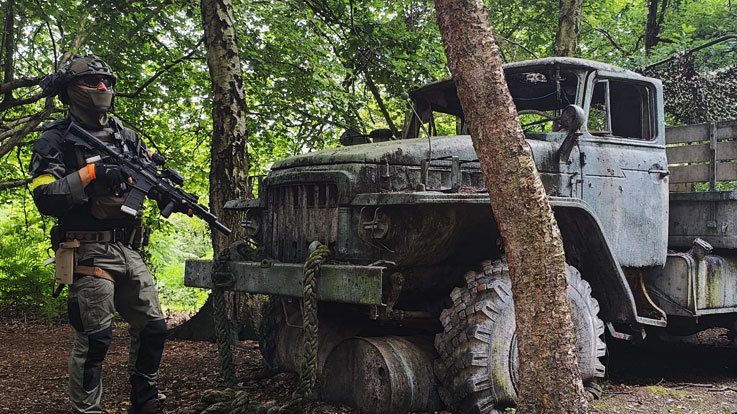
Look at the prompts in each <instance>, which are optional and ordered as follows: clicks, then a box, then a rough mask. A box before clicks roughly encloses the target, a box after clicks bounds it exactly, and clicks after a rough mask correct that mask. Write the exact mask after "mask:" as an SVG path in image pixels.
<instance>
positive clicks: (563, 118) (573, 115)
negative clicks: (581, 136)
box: [560, 105, 586, 132]
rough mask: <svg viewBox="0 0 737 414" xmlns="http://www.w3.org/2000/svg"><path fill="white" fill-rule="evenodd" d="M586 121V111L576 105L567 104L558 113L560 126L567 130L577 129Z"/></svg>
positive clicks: (573, 130)
mask: <svg viewBox="0 0 737 414" xmlns="http://www.w3.org/2000/svg"><path fill="white" fill-rule="evenodd" d="M585 122H586V113H585V112H584V111H583V108H581V107H580V106H578V105H568V106H566V107H565V109H563V113H561V114H560V126H562V127H563V129H565V130H566V131H568V132H575V131H578V129H579V128H581V126H583V124H584V123H585Z"/></svg>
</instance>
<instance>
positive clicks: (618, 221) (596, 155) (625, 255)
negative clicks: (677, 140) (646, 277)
mask: <svg viewBox="0 0 737 414" xmlns="http://www.w3.org/2000/svg"><path fill="white" fill-rule="evenodd" d="M580 150H581V152H582V153H584V154H586V162H585V164H584V165H583V167H582V171H583V180H584V182H583V189H582V193H583V194H582V197H581V198H582V199H583V200H584V201H586V203H587V204H588V205H589V206H591V208H592V209H593V210H594V211H596V214H597V216H598V217H599V218H600V219H601V223H602V226H603V227H604V232H605V234H606V236H607V239H608V240H609V241H610V243H611V246H612V250H613V251H614V253H615V257H616V258H617V261H618V262H619V264H620V265H621V266H624V267H630V266H632V267H642V266H651V265H662V264H664V263H665V256H666V251H667V243H668V228H667V225H666V223H668V191H669V189H668V182H669V177H668V176H667V175H666V174H667V173H666V171H667V161H666V158H665V152H664V151H663V147H662V146H658V145H645V144H643V143H638V142H636V141H634V140H623V139H619V140H616V139H602V138H597V137H591V136H590V135H588V136H587V135H584V136H583V137H582V139H581V144H580ZM643 240H647V241H648V242H647V243H642V241H643Z"/></svg>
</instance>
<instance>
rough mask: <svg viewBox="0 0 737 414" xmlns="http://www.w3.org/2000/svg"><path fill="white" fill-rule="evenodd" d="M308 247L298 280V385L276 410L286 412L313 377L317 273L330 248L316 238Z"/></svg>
mask: <svg viewBox="0 0 737 414" xmlns="http://www.w3.org/2000/svg"><path fill="white" fill-rule="evenodd" d="M310 248H311V249H313V248H314V250H313V251H312V253H310V256H309V257H308V258H307V261H306V262H305V265H304V267H303V271H304V281H303V283H302V295H303V297H302V309H303V312H302V326H303V328H304V330H303V332H304V334H303V342H304V354H303V355H304V359H303V360H302V366H301V367H300V372H299V385H298V386H297V389H296V390H295V391H294V394H292V399H291V400H290V401H289V402H288V403H287V404H286V405H284V406H283V407H282V409H283V410H284V411H281V410H280V411H279V412H289V411H286V410H290V409H292V408H295V407H298V406H300V405H301V404H302V402H303V401H304V400H306V399H307V398H308V397H309V396H310V394H311V393H312V390H313V389H314V388H315V382H316V381H317V346H318V342H317V302H318V301H317V277H318V275H319V274H320V265H322V263H323V262H325V260H326V259H327V258H328V256H329V255H330V249H328V247H327V246H325V245H324V244H319V243H316V242H313V244H312V245H310Z"/></svg>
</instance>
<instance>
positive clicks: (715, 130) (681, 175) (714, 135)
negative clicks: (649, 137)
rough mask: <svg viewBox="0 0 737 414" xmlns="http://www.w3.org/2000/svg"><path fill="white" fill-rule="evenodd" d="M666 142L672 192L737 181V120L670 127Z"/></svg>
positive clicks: (713, 188)
mask: <svg viewBox="0 0 737 414" xmlns="http://www.w3.org/2000/svg"><path fill="white" fill-rule="evenodd" d="M665 143H666V154H667V156H668V169H669V170H670V173H671V174H670V190H671V191H672V192H683V191H694V190H695V184H697V183H708V189H709V190H710V191H714V190H715V189H716V186H717V182H719V181H736V180H737V120H732V121H721V122H706V123H703V124H693V125H684V126H676V127H668V128H666V129H665Z"/></svg>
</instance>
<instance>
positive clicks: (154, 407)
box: [128, 398, 164, 414]
mask: <svg viewBox="0 0 737 414" xmlns="http://www.w3.org/2000/svg"><path fill="white" fill-rule="evenodd" d="M128 414H164V404H163V403H162V402H161V400H159V399H158V398H154V399H153V400H148V401H146V402H145V403H143V405H142V406H140V407H139V408H138V409H135V408H133V407H130V408H129V409H128Z"/></svg>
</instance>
